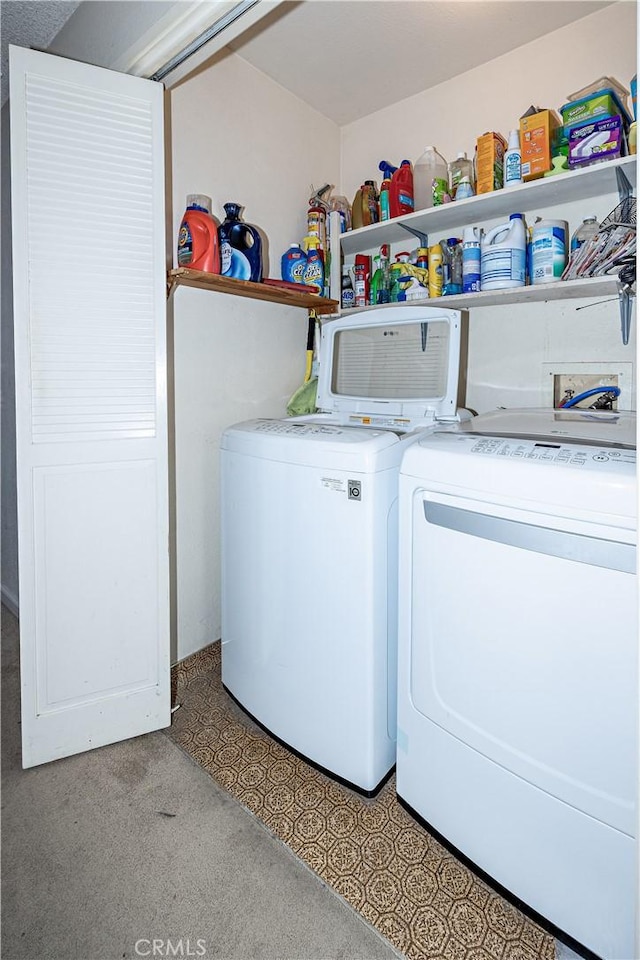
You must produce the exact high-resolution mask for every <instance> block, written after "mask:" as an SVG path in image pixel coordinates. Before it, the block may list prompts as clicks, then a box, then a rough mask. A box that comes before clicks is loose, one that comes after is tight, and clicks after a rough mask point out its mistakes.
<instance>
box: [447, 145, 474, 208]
mask: <svg viewBox="0 0 640 960" xmlns="http://www.w3.org/2000/svg"><path fill="white" fill-rule="evenodd" d="M448 173H449V196H450V197H451V199H452V200H455V199H456V197H457V191H458V187H459V185H460V183H461V181H462V179H463V177H467V178H468V180H469V183H470V184H471V185H472V186H473V161H472V160H467V155H466V153H462V152H461V153H458V154H457V156H456V158H455V160H452V161H451V162H450V163H449V165H448Z"/></svg>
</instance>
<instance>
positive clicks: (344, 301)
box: [340, 263, 356, 310]
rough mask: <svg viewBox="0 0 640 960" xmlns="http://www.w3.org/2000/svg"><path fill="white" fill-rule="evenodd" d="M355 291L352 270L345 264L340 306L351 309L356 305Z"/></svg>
mask: <svg viewBox="0 0 640 960" xmlns="http://www.w3.org/2000/svg"><path fill="white" fill-rule="evenodd" d="M355 297H356V295H355V291H354V289H353V281H352V280H351V271H350V270H349V267H348V266H347V265H346V263H345V264H344V266H343V267H342V282H341V285H340V306H341V308H342V309H343V310H350V309H351V307H353V306H355Z"/></svg>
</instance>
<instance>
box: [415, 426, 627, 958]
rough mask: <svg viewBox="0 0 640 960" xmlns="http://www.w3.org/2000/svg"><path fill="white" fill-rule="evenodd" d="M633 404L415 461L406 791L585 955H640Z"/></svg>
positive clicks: (508, 431) (470, 442) (469, 430)
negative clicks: (588, 952)
mask: <svg viewBox="0 0 640 960" xmlns="http://www.w3.org/2000/svg"><path fill="white" fill-rule="evenodd" d="M635 465H636V422H635V415H634V414H624V413H620V414H617V413H604V412H603V413H595V412H593V411H578V410H573V409H572V410H568V411H560V410H556V411H553V410H550V411H499V412H496V413H494V414H486V415H481V416H479V417H476V418H474V419H473V420H471V421H469V423H468V424H463V425H461V426H460V427H459V428H457V429H455V430H453V431H451V432H448V433H444V432H441V433H434V434H432V435H430V436H429V437H426V438H425V439H424V441H422V440H419V441H418V442H417V443H416V444H415V445H414V446H413V447H412V448H410V449H408V450H407V451H406V452H405V456H404V459H403V462H402V466H401V475H400V482H399V486H400V489H399V497H400V518H399V610H400V612H399V635H398V646H399V650H398V676H399V690H398V757H397V790H398V794H399V796H400V798H401V800H402V801H403V802H404V803H405V804H406V805H408V806H409V807H410V808H411V809H412V810H413V811H414V812H416V813H417V814H418V815H419V816H420V817H421V818H423V819H424V820H425V821H426V822H427V823H428V824H429V825H430V826H431V827H432V828H433V829H435V831H437V832H438V833H439V834H441V835H442V836H443V837H444V838H445V840H446V841H448V842H449V843H450V844H451V845H452V846H454V847H455V848H457V850H458V851H460V852H461V853H462V854H463V855H464V856H466V857H467V858H468V859H469V860H470V861H471V862H472V863H473V864H475V865H476V866H477V867H479V868H480V869H481V870H482V871H484V872H485V873H486V874H487V875H488V876H489V877H491V878H493V880H494V881H496V882H497V883H498V884H499V885H501V886H502V887H503V888H505V889H506V890H507V891H509V892H510V893H511V894H513V895H514V896H515V897H517V898H518V899H519V900H520V901H522V902H523V903H524V904H525V905H527V906H528V907H529V908H531V910H533V911H535V912H536V913H537V914H538V915H539V916H540V917H542V918H544V920H545V921H546V922H548V924H550V925H552V927H553V928H555V932H556V935H557V936H560V938H561V939H565V940H566V942H568V943H570V944H571V945H573V946H574V947H575V946H576V945H578V944H579V945H581V946H583V947H586V948H588V949H589V950H591V951H593V952H594V953H596V954H597V955H598V956H601V957H603V958H607V960H631V958H633V957H638V956H640V953H639V952H638V947H639V943H638V940H637V937H638V930H637V923H638V917H637V906H638V885H637V869H638V860H637V856H638V632H637V613H638V595H637V589H636V576H635V570H636V551H635V539H636V478H635Z"/></svg>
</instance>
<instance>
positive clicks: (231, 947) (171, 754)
mask: <svg viewBox="0 0 640 960" xmlns="http://www.w3.org/2000/svg"><path fill="white" fill-rule="evenodd" d="M2 615H3V619H2V779H3V788H2V957H3V960H127V958H136V957H138V956H144V955H146V956H151V952H152V950H153V940H154V939H155V940H157V941H163V946H162V948H161V949H162V950H164V951H165V952H164V954H159V953H157V954H156V956H159V955H167V941H168V940H170V941H171V948H172V949H173V950H174V951H175V949H177V948H179V949H180V950H181V951H182V953H178V956H180V955H182V956H187V955H188V954H187V951H188V950H190V951H191V953H190V954H189V955H190V956H198V955H199V956H202V957H204V960H207V958H209V960H210V958H214V957H216V958H229V960H245V958H247V960H248V958H258V960H272V958H273V960H275V958H278V960H294V958H295V960H316V958H318V960H319V958H325V960H330V958H335V960H341V958H343V960H378V958H380V960H383V958H393V957H398V956H399V954H398V953H397V952H396V951H395V950H394V949H393V948H392V947H391V946H390V945H389V944H388V942H387V941H386V940H383V939H382V938H381V937H380V936H379V934H377V933H376V932H375V931H374V930H373V929H372V928H371V927H370V926H368V925H367V924H366V923H365V922H364V921H363V920H362V919H361V918H360V917H359V916H358V914H356V913H355V911H354V910H353V909H352V908H351V907H349V906H348V905H347V904H346V903H345V902H344V901H343V900H342V899H340V898H339V897H338V896H336V894H334V893H333V891H331V890H330V889H329V888H328V887H326V886H325V885H324V884H323V883H322V881H321V880H320V879H319V878H318V877H316V876H315V875H314V874H313V873H312V872H311V871H310V870H309V869H308V868H307V867H306V866H305V865H304V864H303V863H302V862H301V861H300V860H298V859H297V858H296V857H295V856H294V855H293V854H292V853H291V852H290V851H289V850H288V849H287V848H286V847H285V846H284V845H283V844H282V843H281V842H280V841H279V840H276V839H275V838H274V837H273V836H272V835H271V834H269V833H268V832H267V831H266V829H265V828H264V827H263V826H262V825H261V824H260V823H259V822H258V821H257V820H256V819H255V818H254V817H253V816H252V815H251V814H250V813H248V812H247V811H246V810H244V809H243V808H242V807H241V806H240V805H239V804H238V803H237V802H236V801H235V800H233V799H232V798H231V797H230V796H229V795H228V794H227V793H226V792H225V791H223V790H222V789H221V788H219V787H218V786H217V785H216V784H215V783H214V782H213V781H212V780H211V778H210V777H209V776H208V775H207V774H206V773H205V772H204V770H202V769H201V768H200V767H199V766H198V765H197V764H195V763H194V762H193V761H192V760H190V759H189V757H187V756H186V755H185V754H184V753H183V752H182V751H181V750H180V749H179V748H178V747H177V746H175V744H173V743H172V742H171V741H170V740H169V739H168V738H167V737H166V736H164V735H163V734H161V733H156V734H150V735H148V736H145V737H139V738H137V739H134V740H129V741H126V742H125V743H121V744H116V745H114V746H111V747H104V748H102V749H100V750H95V751H92V752H91V753H87V754H82V755H80V756H77V757H70V758H68V759H66V760H58V761H56V762H55V763H50V764H46V765H44V766H42V767H36V768H34V769H31V770H26V771H23V770H22V769H21V766H20V726H19V716H20V710H19V703H20V701H19V666H18V628H17V622H16V620H15V618H14V617H13V616H12V615H11V614H10V613H8V612H7V611H6V610H5V608H2ZM179 941H181V944H180V945H179ZM187 941H188V942H187ZM136 944H138V952H136ZM158 949H160V948H158ZM203 949H204V951H205V952H204V953H202V952H199V951H202V950H203ZM169 955H171V953H169Z"/></svg>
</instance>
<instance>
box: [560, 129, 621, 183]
mask: <svg viewBox="0 0 640 960" xmlns="http://www.w3.org/2000/svg"><path fill="white" fill-rule="evenodd" d="M625 153H626V141H625V125H624V122H623V119H622V117H620V116H617V117H605V118H604V119H603V120H593V121H592V122H591V123H584V124H582V125H581V126H579V127H573V128H572V129H571V130H570V131H569V169H570V170H575V168H576V167H586V166H588V165H589V164H590V163H598V162H599V161H601V160H613V159H615V158H616V157H622V156H624V154H625Z"/></svg>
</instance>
